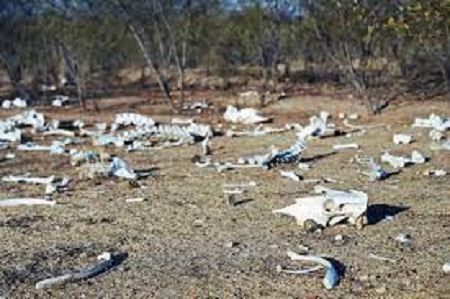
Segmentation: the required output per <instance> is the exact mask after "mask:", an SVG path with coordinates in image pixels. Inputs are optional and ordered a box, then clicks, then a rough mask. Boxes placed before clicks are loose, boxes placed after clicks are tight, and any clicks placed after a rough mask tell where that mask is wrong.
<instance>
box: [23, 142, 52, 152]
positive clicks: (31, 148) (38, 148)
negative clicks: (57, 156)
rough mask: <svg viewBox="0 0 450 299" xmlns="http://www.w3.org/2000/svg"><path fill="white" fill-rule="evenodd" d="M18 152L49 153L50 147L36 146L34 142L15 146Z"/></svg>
mask: <svg viewBox="0 0 450 299" xmlns="http://www.w3.org/2000/svg"><path fill="white" fill-rule="evenodd" d="M17 149H18V150H19V151H51V150H52V147H51V146H47V145H38V144H36V143H34V142H27V143H25V144H19V145H18V146H17Z"/></svg>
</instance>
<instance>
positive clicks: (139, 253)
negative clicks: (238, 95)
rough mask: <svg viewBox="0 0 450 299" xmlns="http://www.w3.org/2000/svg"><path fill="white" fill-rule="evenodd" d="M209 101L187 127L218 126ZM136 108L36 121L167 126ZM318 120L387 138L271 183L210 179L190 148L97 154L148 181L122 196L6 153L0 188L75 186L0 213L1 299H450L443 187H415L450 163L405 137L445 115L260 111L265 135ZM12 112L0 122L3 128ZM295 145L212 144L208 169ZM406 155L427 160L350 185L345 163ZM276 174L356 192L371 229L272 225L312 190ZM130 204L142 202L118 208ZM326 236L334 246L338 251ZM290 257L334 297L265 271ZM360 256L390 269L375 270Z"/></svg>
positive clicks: (308, 105)
mask: <svg viewBox="0 0 450 299" xmlns="http://www.w3.org/2000/svg"><path fill="white" fill-rule="evenodd" d="M210 101H211V102H212V103H214V105H215V106H216V108H217V109H216V111H215V112H214V113H212V114H202V115H199V116H197V115H195V114H193V115H192V116H193V117H194V118H196V119H197V120H198V122H206V121H207V122H209V123H211V124H213V126H217V125H218V124H219V123H223V122H224V121H223V119H222V115H221V113H220V109H219V107H220V106H224V105H226V101H222V102H221V101H219V99H210ZM134 102H136V103H137V102H139V99H128V98H127V99H125V98H124V99H115V100H109V101H106V100H105V101H102V106H101V107H100V112H87V113H83V114H81V113H80V112H79V111H78V110H76V109H67V110H64V109H60V110H57V109H54V108H53V109H50V108H43V109H40V108H39V107H38V108H37V110H38V111H40V112H43V113H45V115H46V116H47V117H50V118H58V119H73V118H80V116H82V118H83V120H84V121H85V122H86V123H96V122H102V121H111V120H112V119H113V117H114V115H115V113H118V112H124V111H133V112H137V113H142V114H144V115H148V116H151V117H154V118H155V119H157V120H161V121H164V120H167V119H168V118H169V117H170V116H168V115H160V114H161V111H165V108H164V107H159V106H158V107H156V108H155V106H152V105H150V104H145V103H144V104H142V103H141V104H135V105H133V103H134ZM230 103H232V102H230ZM166 110H167V109H166ZM322 110H325V111H328V112H329V113H330V114H331V115H332V117H333V118H332V122H334V123H335V124H336V125H337V126H338V127H339V128H342V129H344V130H345V129H346V128H345V127H344V126H342V122H341V120H339V118H338V113H340V112H352V113H358V114H359V115H360V116H361V117H360V119H358V120H355V121H352V122H353V123H355V124H358V125H366V124H369V125H376V124H384V125H385V126H383V127H377V128H373V129H370V130H368V132H367V133H366V134H365V135H363V136H354V137H351V138H347V137H346V136H340V137H330V138H323V139H316V140H312V141H311V142H310V143H309V144H308V149H307V150H306V151H305V152H304V154H303V159H304V160H305V161H309V162H313V163H314V167H313V168H312V169H310V170H300V169H298V168H297V167H296V165H289V164H284V165H280V166H278V167H276V168H274V169H272V170H269V171H264V170H262V169H258V168H254V169H236V170H230V171H225V172H222V173H219V172H217V170H215V169H208V168H206V169H203V168H198V167H197V166H196V165H195V164H194V163H192V161H191V159H192V158H193V157H194V156H195V155H200V154H201V148H200V146H199V145H190V146H183V147H179V148H171V149H165V150H155V151H151V152H136V153H126V152H124V151H121V150H118V149H116V148H114V147H111V148H107V149H106V151H107V152H110V153H116V154H117V155H118V156H120V157H121V158H123V159H124V160H125V161H126V162H128V163H129V164H130V165H131V166H132V167H133V168H135V169H148V168H153V169H155V172H154V175H153V176H151V177H150V178H147V179H143V180H140V181H139V183H140V184H141V185H146V186H148V188H147V189H140V188H135V189H133V188H130V186H129V184H128V182H126V181H123V180H120V179H117V178H110V179H105V180H102V181H100V182H98V181H88V180H82V179H79V176H78V172H77V170H76V169H75V168H73V167H72V166H71V165H70V163H69V160H68V158H67V157H64V156H51V155H50V154H48V153H46V152H18V151H17V152H16V155H17V156H16V158H15V159H12V160H7V161H3V162H1V164H0V176H4V175H8V174H24V173H31V174H33V175H37V176H49V175H52V174H54V175H56V176H62V175H64V174H65V175H68V176H70V177H71V178H72V179H73V181H72V183H71V185H70V191H68V192H64V193H61V194H58V195H56V196H55V200H56V201H57V202H58V205H56V206H54V207H47V206H42V207H41V206H36V207H16V208H3V209H0V240H1V242H0V298H2V297H5V298H52V297H57V298H83V297H84V298H450V283H449V282H450V280H449V279H450V276H448V274H447V275H445V274H444V273H443V271H442V266H443V264H444V263H446V262H450V251H449V247H450V190H449V183H450V176H445V177H431V176H424V175H423V173H424V171H425V170H429V169H444V170H447V171H450V152H448V151H447V152H444V151H441V152H435V151H431V150H430V148H429V145H430V139H429V137H428V130H427V129H413V128H411V124H412V122H413V120H414V118H416V117H424V118H427V117H428V116H429V115H430V113H436V114H438V115H441V116H450V104H449V103H448V102H439V101H430V102H411V103H409V102H401V103H396V104H393V105H392V106H390V107H388V109H387V110H386V111H384V112H383V114H381V115H379V116H371V115H368V114H367V113H366V110H365V108H364V106H363V105H361V104H359V103H356V101H351V100H349V99H347V98H345V99H335V98H333V97H326V96H303V97H302V96H295V97H290V98H288V99H286V100H283V101H280V102H277V103H275V104H272V105H269V106H268V107H265V108H263V109H262V111H263V113H264V114H265V115H269V116H272V117H273V119H274V124H272V125H271V126H274V127H281V126H283V125H284V124H285V123H288V122H291V123H292V122H298V123H300V124H307V123H308V118H309V117H310V116H312V115H315V114H317V113H319V112H320V111H322ZM18 112H19V111H17V110H10V111H2V112H1V116H2V118H5V117H7V116H10V115H13V114H16V113H18ZM225 127H230V125H225ZM394 133H409V134H411V135H413V136H414V137H415V139H416V140H417V141H416V142H414V143H412V144H411V145H394V144H393V142H392V136H393V134H394ZM447 136H448V135H447ZM49 140H50V139H48V140H35V141H39V142H42V143H45V142H48V141H49ZM294 141H295V133H294V132H287V133H281V134H273V135H268V136H263V137H239V138H228V137H215V138H213V139H212V143H211V148H212V157H213V159H214V160H227V159H229V158H239V157H242V156H245V155H251V154H256V153H262V152H265V151H267V149H268V148H269V147H270V146H272V145H275V146H277V147H279V148H286V147H288V146H289V145H291V144H292V143H293V142H294ZM351 142H356V143H358V144H359V145H360V150H345V151H340V152H337V153H334V154H332V153H331V149H332V145H333V144H337V143H351ZM413 149H419V150H420V151H421V152H422V153H423V154H425V155H427V156H429V157H430V161H429V162H427V163H425V164H422V165H412V166H410V167H407V168H405V169H402V170H401V172H400V173H398V174H396V175H394V176H392V177H390V178H389V179H387V180H384V181H379V182H370V181H369V179H368V178H367V177H365V176H363V175H361V174H360V173H359V171H360V170H362V168H361V166H360V165H358V164H355V163H350V160H351V159H352V158H353V157H354V156H355V155H359V156H368V157H374V158H376V159H379V157H380V155H381V154H382V153H383V151H386V150H389V151H390V152H391V153H393V154H398V155H409V154H410V153H411V151H412V150H413ZM4 154H5V151H3V154H2V155H4ZM386 168H387V169H388V170H392V169H391V168H389V166H387V167H386ZM280 169H283V170H295V171H296V172H297V173H298V174H301V175H303V176H304V177H305V178H306V179H320V178H331V179H334V180H336V182H335V183H328V184H326V186H328V187H330V188H336V189H356V190H361V191H364V192H367V193H368V195H369V203H370V206H369V209H368V219H369V225H367V226H365V227H364V228H363V229H362V230H357V229H356V228H355V227H352V226H346V225H338V226H334V227H329V228H326V229H324V230H323V231H321V232H314V233H308V232H304V231H303V230H302V229H301V228H300V227H299V225H297V223H296V221H295V219H293V218H289V217H284V216H281V215H275V214H273V213H272V210H274V209H278V208H282V207H284V206H286V205H288V204H292V203H294V199H295V198H298V197H302V196H306V195H308V194H311V192H312V190H313V187H314V185H311V184H305V183H302V182H294V181H291V180H288V179H286V178H282V177H281V176H280V174H279V170H280ZM250 181H255V182H256V183H257V186H256V187H254V188H251V189H249V192H248V193H246V194H244V195H240V196H239V199H240V201H241V202H240V204H237V205H229V204H227V202H226V200H225V198H224V195H223V193H222V185H223V184H226V183H248V182H250ZM0 192H1V195H0V197H1V198H2V199H6V198H12V197H33V196H35V197H40V196H42V187H37V186H36V187H35V186H30V185H20V184H8V183H1V184H0ZM135 197H145V198H146V199H147V201H145V202H141V203H127V202H125V199H127V198H135ZM387 216H392V218H390V217H387ZM386 218H387V220H386ZM399 234H409V235H410V236H411V238H412V242H411V244H409V245H407V246H402V245H399V243H398V242H396V241H395V238H396V237H397V236H398V235H399ZM336 235H342V236H343V240H342V241H339V242H336V241H335V237H336ZM230 243H232V245H230ZM299 246H307V247H308V248H309V249H310V251H309V252H310V253H311V254H317V255H321V256H325V257H329V258H331V259H333V260H334V261H336V263H337V265H338V268H339V271H340V273H341V275H342V278H341V281H340V283H339V285H338V286H337V287H336V288H335V289H332V290H326V289H325V288H324V286H323V285H322V279H323V275H324V272H323V271H319V272H315V273H311V274H307V275H290V274H282V273H277V270H276V267H277V265H293V264H294V263H293V262H292V261H290V260H289V258H288V257H287V255H286V252H287V250H293V251H297V252H299V250H300V249H299ZM105 251H111V252H113V253H115V255H116V257H117V258H116V259H115V265H114V266H113V267H112V268H111V269H110V270H109V271H107V272H106V273H103V274H101V275H99V276H96V277H94V278H91V279H89V280H86V281H81V282H74V283H69V284H66V285H64V286H60V287H56V288H53V289H49V290H36V289H35V284H36V282H38V281H39V280H42V279H45V278H48V277H52V276H55V275H61V274H64V273H66V272H67V271H69V270H73V269H78V268H81V267H84V266H87V265H91V264H92V263H93V262H95V259H96V256H97V255H99V254H101V253H103V252H105ZM371 254H374V255H377V256H382V257H387V258H389V259H392V260H393V261H381V260H377V259H373V258H371Z"/></svg>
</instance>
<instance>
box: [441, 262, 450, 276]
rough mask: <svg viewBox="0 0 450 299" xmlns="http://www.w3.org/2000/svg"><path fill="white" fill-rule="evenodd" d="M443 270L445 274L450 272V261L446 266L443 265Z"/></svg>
mask: <svg viewBox="0 0 450 299" xmlns="http://www.w3.org/2000/svg"><path fill="white" fill-rule="evenodd" d="M442 271H444V273H445V274H449V273H450V263H445V264H444V266H442Z"/></svg>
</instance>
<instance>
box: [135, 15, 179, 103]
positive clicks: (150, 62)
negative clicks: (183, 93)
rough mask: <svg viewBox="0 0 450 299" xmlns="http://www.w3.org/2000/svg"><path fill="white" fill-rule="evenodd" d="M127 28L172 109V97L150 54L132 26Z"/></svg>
mask: <svg viewBox="0 0 450 299" xmlns="http://www.w3.org/2000/svg"><path fill="white" fill-rule="evenodd" d="M128 28H129V29H130V31H131V33H132V34H133V38H134V39H135V41H136V43H137V44H138V46H139V50H140V51H141V53H142V55H143V56H144V59H145V62H146V63H147V65H148V66H149V67H150V69H151V70H152V71H153V72H154V73H155V74H156V80H157V81H158V85H159V88H160V89H161V91H162V92H163V94H164V97H165V98H166V99H167V100H168V101H169V103H170V105H171V106H172V107H173V99H172V95H171V94H170V90H169V87H168V86H167V84H166V82H164V79H163V76H162V74H161V72H160V71H159V69H158V68H157V67H156V65H155V63H154V62H153V60H152V58H151V56H150V54H149V53H148V51H147V49H146V48H145V46H144V42H143V41H142V39H141V37H140V36H139V34H138V33H137V31H136V29H135V28H134V26H133V25H132V24H128Z"/></svg>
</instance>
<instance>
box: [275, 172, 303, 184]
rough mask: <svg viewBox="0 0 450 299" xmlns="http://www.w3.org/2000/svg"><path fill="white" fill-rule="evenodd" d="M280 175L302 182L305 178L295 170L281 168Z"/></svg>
mask: <svg viewBox="0 0 450 299" xmlns="http://www.w3.org/2000/svg"><path fill="white" fill-rule="evenodd" d="M280 175H281V176H282V177H284V178H288V179H291V180H293V181H296V182H300V181H301V180H302V179H303V178H302V177H301V176H299V175H298V174H296V173H295V172H293V171H283V170H281V171H280Z"/></svg>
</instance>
